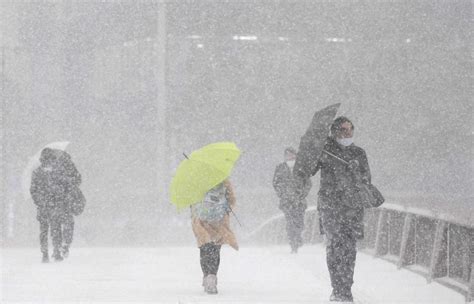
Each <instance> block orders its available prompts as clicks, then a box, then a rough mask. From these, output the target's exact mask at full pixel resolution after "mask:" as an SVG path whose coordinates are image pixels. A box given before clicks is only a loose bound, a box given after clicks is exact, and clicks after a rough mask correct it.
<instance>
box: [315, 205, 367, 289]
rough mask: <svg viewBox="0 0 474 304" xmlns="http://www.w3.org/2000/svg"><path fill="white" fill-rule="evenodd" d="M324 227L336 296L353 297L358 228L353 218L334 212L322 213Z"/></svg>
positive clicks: (329, 266) (328, 264) (329, 265)
mask: <svg viewBox="0 0 474 304" xmlns="http://www.w3.org/2000/svg"><path fill="white" fill-rule="evenodd" d="M322 225H323V228H324V232H325V234H326V237H327V246H326V262H327V266H328V270H329V275H330V278H331V285H332V288H333V291H334V293H335V294H336V295H340V296H352V293H351V287H352V284H353V283H354V279H353V278H354V268H355V262H356V255H357V248H356V245H357V237H358V233H357V228H358V227H357V225H355V223H354V221H353V219H352V218H350V217H348V218H344V217H342V216H340V214H334V213H332V212H328V213H326V212H322Z"/></svg>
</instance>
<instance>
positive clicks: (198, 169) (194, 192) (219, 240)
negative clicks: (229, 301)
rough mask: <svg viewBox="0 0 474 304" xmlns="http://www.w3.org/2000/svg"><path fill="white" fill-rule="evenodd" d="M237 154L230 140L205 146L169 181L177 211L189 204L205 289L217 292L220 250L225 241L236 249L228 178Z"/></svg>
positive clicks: (212, 292)
mask: <svg viewBox="0 0 474 304" xmlns="http://www.w3.org/2000/svg"><path fill="white" fill-rule="evenodd" d="M239 156H240V150H239V149H238V148H237V146H236V145H235V144H234V143H232V142H219V143H214V144H210V145H207V146H205V147H203V148H201V149H199V150H196V151H194V152H193V153H191V155H190V156H189V157H187V156H186V155H185V157H186V159H185V160H183V161H182V162H181V163H180V165H179V166H178V169H177V170H176V174H175V176H174V177H173V179H172V181H171V188H170V193H171V202H172V203H173V204H175V205H176V206H177V207H178V210H180V209H183V208H186V207H190V208H191V219H192V229H193V232H194V235H195V237H196V241H197V245H198V247H199V250H200V263H201V269H202V272H203V282H202V285H203V287H204V291H205V292H206V293H208V294H217V292H218V291H217V272H218V270H219V264H220V249H221V246H222V245H224V244H228V245H230V246H231V247H232V248H234V249H235V250H239V245H238V243H237V239H236V237H235V235H234V233H233V231H232V229H231V228H230V216H229V214H230V213H233V209H234V207H235V204H236V199H235V194H234V190H233V187H232V184H231V182H230V181H229V179H228V177H229V176H230V173H231V171H232V169H233V167H234V164H235V162H236V161H237V160H238V158H239Z"/></svg>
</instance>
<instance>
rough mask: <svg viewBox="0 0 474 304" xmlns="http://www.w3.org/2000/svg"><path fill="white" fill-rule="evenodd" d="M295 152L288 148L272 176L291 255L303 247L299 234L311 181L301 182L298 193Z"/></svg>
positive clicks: (301, 229) (302, 225)
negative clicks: (294, 172)
mask: <svg viewBox="0 0 474 304" xmlns="http://www.w3.org/2000/svg"><path fill="white" fill-rule="evenodd" d="M296 154H297V152H296V150H295V149H293V148H291V147H289V148H286V149H285V152H284V160H285V161H284V162H283V163H280V164H279V165H278V166H277V167H276V169H275V173H274V176H273V188H274V189H275V191H276V193H277V196H278V198H279V199H280V203H279V208H280V210H281V211H282V212H283V214H284V215H285V220H286V232H287V236H288V241H289V243H290V247H291V253H297V252H298V248H299V247H301V246H302V245H303V238H302V236H301V234H302V233H303V230H304V214H305V211H306V208H307V203H306V196H307V195H308V193H309V191H310V190H311V186H312V183H311V180H310V179H309V178H308V179H306V180H304V181H303V187H302V191H299V189H298V184H297V180H296V178H295V177H294V175H293V167H294V165H295V160H296Z"/></svg>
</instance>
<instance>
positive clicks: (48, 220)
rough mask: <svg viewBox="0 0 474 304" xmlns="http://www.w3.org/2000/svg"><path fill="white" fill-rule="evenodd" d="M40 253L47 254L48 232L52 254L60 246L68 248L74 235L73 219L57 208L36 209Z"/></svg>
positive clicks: (57, 250)
mask: <svg viewBox="0 0 474 304" xmlns="http://www.w3.org/2000/svg"><path fill="white" fill-rule="evenodd" d="M37 219H38V221H39V223H40V236H39V238H40V248H41V252H43V253H48V232H50V234H51V239H52V243H53V248H54V252H59V249H60V248H61V246H63V245H64V246H67V247H69V246H70V245H71V243H72V239H73V234H74V217H73V216H72V215H71V214H68V213H65V212H63V211H62V210H61V209H59V208H38V215H37Z"/></svg>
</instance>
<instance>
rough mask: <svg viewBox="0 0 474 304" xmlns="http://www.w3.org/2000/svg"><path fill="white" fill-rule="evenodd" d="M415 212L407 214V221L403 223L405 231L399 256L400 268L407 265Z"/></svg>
mask: <svg viewBox="0 0 474 304" xmlns="http://www.w3.org/2000/svg"><path fill="white" fill-rule="evenodd" d="M414 217H415V216H414V215H413V214H407V215H406V216H405V221H404V223H403V232H402V242H401V244H400V256H399V258H398V264H397V266H398V268H399V269H400V268H402V267H403V266H405V262H406V257H407V247H408V240H409V237H410V230H411V226H412V224H413V219H414Z"/></svg>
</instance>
